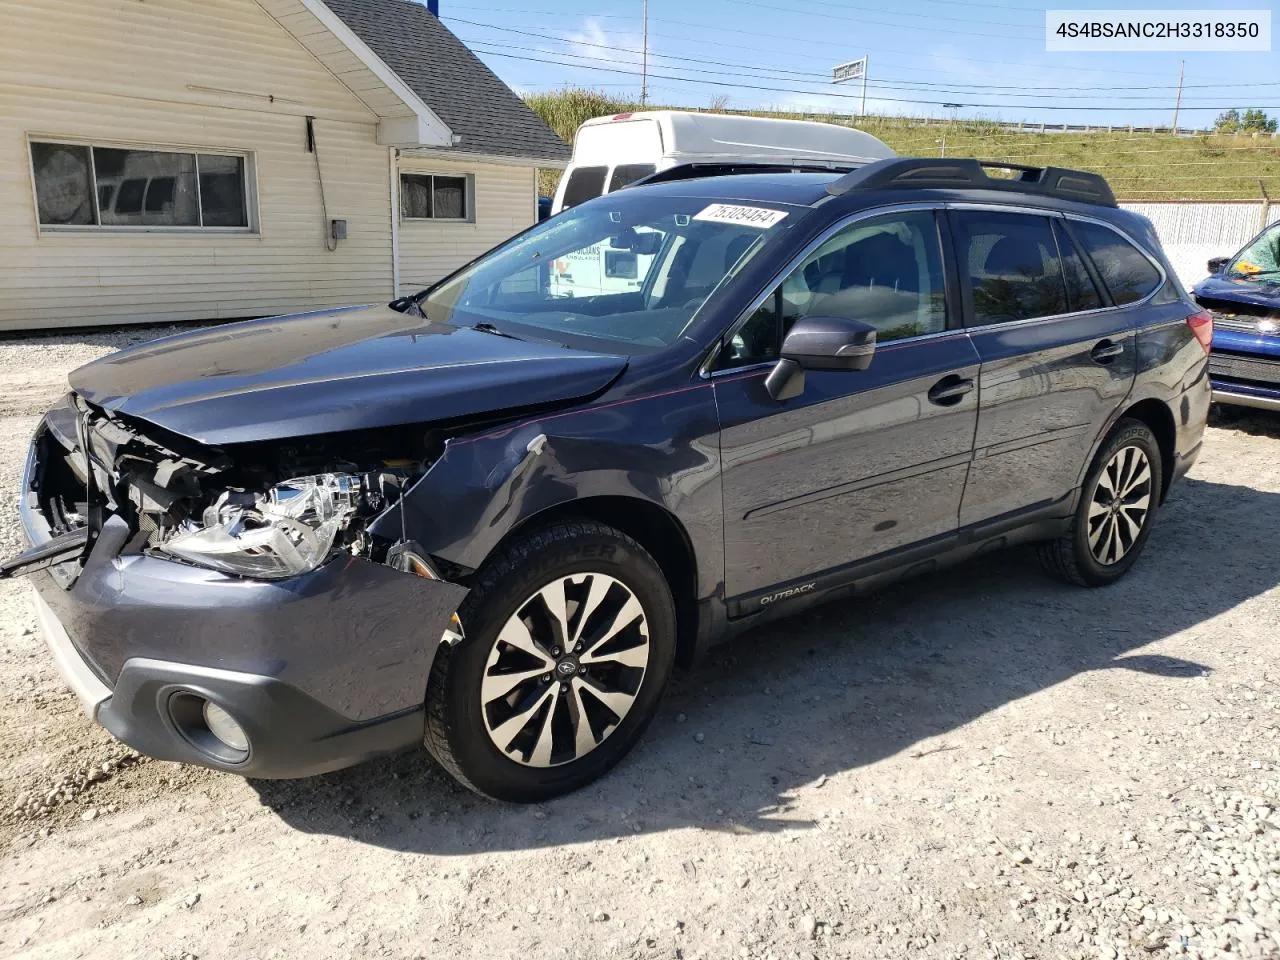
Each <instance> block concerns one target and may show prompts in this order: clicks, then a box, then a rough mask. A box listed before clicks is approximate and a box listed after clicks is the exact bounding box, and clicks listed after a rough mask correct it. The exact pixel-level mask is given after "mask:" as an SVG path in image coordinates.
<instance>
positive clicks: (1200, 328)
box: [1187, 310, 1213, 353]
mask: <svg viewBox="0 0 1280 960" xmlns="http://www.w3.org/2000/svg"><path fill="white" fill-rule="evenodd" d="M1187 326H1188V327H1190V328H1191V335H1192V336H1193V337H1195V338H1196V340H1198V341H1199V342H1200V346H1202V347H1204V352H1205V353H1208V352H1209V345H1210V344H1211V343H1213V314H1212V313H1210V312H1209V311H1208V310H1201V311H1200V312H1199V313H1193V314H1192V315H1191V316H1189V317H1187Z"/></svg>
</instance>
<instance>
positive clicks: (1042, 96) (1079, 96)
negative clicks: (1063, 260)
mask: <svg viewBox="0 0 1280 960" xmlns="http://www.w3.org/2000/svg"><path fill="white" fill-rule="evenodd" d="M475 42H476V43H483V44H486V45H488V46H493V47H499V48H500V49H502V50H520V51H522V52H524V53H540V54H544V55H546V56H553V57H571V58H573V59H574V60H585V61H587V63H600V62H601V59H600V58H599V57H595V56H589V55H587V54H579V53H569V52H566V51H562V50H544V49H542V48H540V47H525V46H521V45H519V44H511V43H498V42H496V41H493V40H477V41H475ZM588 46H593V47H597V46H603V44H588ZM477 49H479V48H477ZM610 49H613V50H615V51H616V52H618V53H630V54H635V55H636V56H639V53H638V52H637V51H633V50H628V49H626V48H625V47H616V48H610ZM482 52H487V51H482ZM654 56H656V55H655V54H650V57H654ZM678 59H685V58H678ZM620 62H622V63H624V64H625V65H627V66H636V67H638V66H641V63H640V61H638V60H635V61H620ZM689 62H692V63H706V64H715V63H719V62H720V61H716V60H691V61H689ZM581 65H582V64H566V66H581ZM725 65H726V66H731V65H729V64H725ZM665 66H666V68H667V69H669V70H680V71H683V72H685V73H699V74H709V75H711V76H722V77H723V76H731V77H732V76H740V75H741V71H734V72H730V71H726V70H709V69H705V68H702V67H685V66H681V65H679V64H670V65H665ZM747 76H750V77H752V78H754V79H762V80H777V81H779V82H782V83H787V82H789V83H800V82H801V81H799V80H789V79H788V78H786V77H774V76H769V75H765V74H753V73H748V74H747ZM640 77H641V79H642V80H643V78H644V74H643V72H642V73H641V74H640ZM687 79H692V78H687ZM870 85H871V86H873V87H878V88H879V89H882V90H902V91H906V92H908V93H911V92H915V88H913V87H907V86H898V85H897V84H895V83H890V82H881V83H879V84H876V83H875V82H874V81H871V82H870ZM932 86H933V85H931V89H930V90H928V91H925V92H935V91H934V90H933V89H932ZM1273 86H1280V84H1273ZM1002 89H1008V88H1002ZM1064 89H1070V88H1064ZM936 92H937V93H939V94H953V95H957V96H967V95H968V94H969V93H972V92H974V91H962V90H953V89H949V88H946V87H941V86H938V87H937V89H936ZM1004 96H1006V97H1016V98H1018V99H1024V100H1025V99H1031V100H1046V99H1051V100H1092V101H1096V100H1098V99H1099V97H1098V96H1097V95H1096V94H1090V93H1065V94H1064V93H1006V94H1004ZM879 99H885V98H883V97H880V98H879ZM1106 99H1108V100H1110V101H1131V100H1133V101H1159V102H1160V103H1162V104H1163V103H1166V102H1167V97H1165V96H1152V95H1147V96H1124V95H1121V96H1112V97H1108V98H1106ZM904 102H915V101H904ZM1186 102H1187V103H1192V102H1198V100H1196V98H1187V100H1186ZM1033 105H1034V104H1028V106H1033ZM1124 106H1127V104H1124ZM1117 109H1121V108H1120V107H1118V108H1117Z"/></svg>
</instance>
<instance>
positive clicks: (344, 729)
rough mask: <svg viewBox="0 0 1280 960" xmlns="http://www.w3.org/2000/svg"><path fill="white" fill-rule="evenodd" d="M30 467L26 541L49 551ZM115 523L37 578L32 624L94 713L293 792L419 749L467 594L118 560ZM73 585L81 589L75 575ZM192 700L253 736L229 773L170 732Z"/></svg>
mask: <svg viewBox="0 0 1280 960" xmlns="http://www.w3.org/2000/svg"><path fill="white" fill-rule="evenodd" d="M37 459H38V458H37V457H36V456H35V454H34V453H33V455H32V456H31V457H29V458H28V468H27V471H26V473H25V475H24V478H23V486H22V492H23V503H22V508H23V509H22V513H23V522H24V527H25V528H26V532H27V536H28V539H30V540H31V541H32V543H33V544H37V545H38V544H39V543H40V542H42V540H47V539H48V537H49V535H50V534H49V530H48V525H47V524H46V523H43V522H42V519H43V518H42V516H41V514H40V513H39V505H38V497H37V496H36V495H35V494H36V492H37V491H36V489H35V486H34V485H35V484H36V483H37V477H38V470H37V469H36V466H37ZM130 535H131V531H130V530H129V528H128V525H127V524H126V523H125V522H124V520H122V519H121V518H119V517H110V518H108V520H107V521H106V523H105V524H104V526H103V529H102V530H101V532H100V534H99V535H98V537H97V538H96V540H95V542H94V544H93V547H92V551H91V553H90V554H89V556H88V557H87V558H85V560H84V561H83V567H82V568H80V565H79V563H76V562H72V563H64V564H61V565H60V566H59V567H55V568H52V569H50V570H42V571H39V572H36V573H32V574H31V575H30V580H31V582H32V585H33V586H34V587H35V591H36V595H37V599H36V613H37V617H38V619H39V621H40V625H41V628H42V630H43V632H44V634H45V639H46V643H47V644H48V646H49V649H50V651H51V652H52V654H53V658H54V661H55V663H56V664H57V666H58V669H59V671H60V672H61V673H62V675H63V677H64V678H65V679H66V680H67V682H68V683H69V684H70V686H71V687H72V689H73V690H74V691H75V693H76V695H77V697H79V699H80V701H81V703H82V705H83V706H84V707H85V709H86V712H88V713H89V715H90V716H92V717H94V718H95V719H96V720H97V721H98V722H100V723H101V724H102V725H103V726H105V727H106V728H107V729H108V730H109V731H110V732H111V733H112V734H114V735H115V736H116V737H118V738H119V739H120V740H122V741H124V742H125V743H127V744H129V745H130V746H132V747H134V748H135V749H137V750H138V751H139V752H141V753H145V754H147V755H149V756H153V757H156V758H159V759H162V760H175V761H181V762H185V763H194V764H200V765H203V766H208V767H213V768H216V769H221V770H228V771H231V772H235V773H240V774H243V775H246V776H255V777H298V776H308V775H311V774H314V773H320V772H323V771H326V770H333V769H337V768H339V767H343V766H349V765H350V764H353V763H357V762H359V761H361V760H363V759H366V758H368V757H370V756H373V755H376V754H380V753H386V752H391V751H394V750H398V749H401V748H404V747H408V746H412V745H414V744H416V743H420V742H421V737H422V734H423V730H424V721H425V715H424V711H423V700H424V695H425V692H426V685H427V677H428V675H429V673H430V670H431V663H432V659H433V657H434V656H435V653H436V650H437V647H438V645H439V644H440V642H441V638H442V637H443V636H444V633H445V631H446V629H447V628H448V626H449V621H450V618H451V616H452V615H453V613H454V611H456V609H457V608H458V605H459V604H460V603H461V602H462V599H463V597H465V595H466V593H467V590H466V588H465V587H461V586H458V585H456V584H452V583H447V582H444V581H439V580H428V579H424V578H422V577H417V576H413V575H410V574H406V573H401V572H399V571H396V570H393V569H391V568H390V567H387V566H384V565H382V564H377V563H373V562H371V561H368V560H365V559H362V558H359V557H354V556H340V557H338V558H335V559H334V560H332V561H330V562H329V563H327V564H326V565H324V566H322V567H320V568H319V569H317V570H315V571H313V572H311V573H309V574H305V575H303V576H300V577H294V578H291V579H289V580H281V581H271V582H265V581H251V580H244V579H239V578H236V577H229V576H225V575H223V574H219V573H216V572H212V571H209V570H203V569H200V568H197V567H193V566H189V565H186V564H183V563H178V562H174V561H169V560H164V559H161V558H158V557H153V556H146V555H143V554H128V553H126V552H123V551H124V548H125V545H126V542H127V541H128V540H129V538H130ZM77 574H78V575H77ZM180 695H194V696H197V697H200V698H202V699H205V700H210V701H212V702H214V703H216V704H217V705H219V706H221V707H222V708H223V709H225V710H226V711H227V712H228V713H230V714H231V715H232V717H234V718H235V719H236V721H237V722H238V723H239V724H240V725H241V727H242V728H243V729H244V730H245V732H246V733H247V734H248V738H249V741H250V749H249V751H248V753H247V755H246V756H244V757H242V758H237V759H236V760H235V761H228V760H226V759H223V758H222V757H220V756H218V755H216V753H217V752H216V751H214V752H210V751H209V750H207V749H205V748H204V747H203V746H202V740H201V737H199V736H195V737H193V736H192V735H191V734H190V731H189V730H187V729H186V728H185V727H184V726H183V725H182V723H180V722H179V721H178V720H176V719H175V711H174V709H173V707H172V703H173V700H174V698H175V697H177V696H180Z"/></svg>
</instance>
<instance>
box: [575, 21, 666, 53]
mask: <svg viewBox="0 0 1280 960" xmlns="http://www.w3.org/2000/svg"><path fill="white" fill-rule="evenodd" d="M564 43H565V47H566V48H567V50H566V52H568V53H572V54H574V55H575V56H578V57H585V58H587V59H590V60H599V61H601V62H602V63H612V64H631V63H635V64H639V63H640V61H641V57H642V52H643V50H644V38H643V37H642V36H641V35H639V34H633V33H628V32H626V31H621V30H611V31H607V30H605V29H604V27H602V26H601V25H600V21H599V20H597V19H595V18H594V17H587V18H586V19H585V20H583V22H582V29H581V30H575V31H572V32H571V33H569V34H568V35H567V36H566V37H565V38H564ZM623 51H626V52H623ZM649 55H650V56H651V57H652V55H653V44H652V43H651V44H649Z"/></svg>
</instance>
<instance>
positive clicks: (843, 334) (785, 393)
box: [765, 317, 876, 400]
mask: <svg viewBox="0 0 1280 960" xmlns="http://www.w3.org/2000/svg"><path fill="white" fill-rule="evenodd" d="M875 352H876V328H875V327H873V326H871V324H869V323H864V322H863V321H861V320H852V319H849V318H848V317H805V318H804V319H802V320H797V321H796V323H795V326H793V327H792V328H791V331H790V332H789V333H788V334H787V336H786V339H785V340H783V341H782V359H781V360H779V361H778V365H777V366H776V367H774V368H773V370H772V371H771V372H770V374H769V376H768V378H767V379H766V380H765V388H766V389H767V390H768V391H769V395H770V396H772V397H773V398H774V399H775V400H790V399H791V398H792V397H795V396H799V394H800V392H801V391H802V390H804V371H805V370H850V371H851V370H865V369H867V367H869V366H871V358H872V357H873V356H875Z"/></svg>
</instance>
